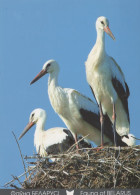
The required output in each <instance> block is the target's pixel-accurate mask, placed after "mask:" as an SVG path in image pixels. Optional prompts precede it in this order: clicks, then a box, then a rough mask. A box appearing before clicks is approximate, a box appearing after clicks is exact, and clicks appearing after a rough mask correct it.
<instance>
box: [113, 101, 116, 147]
mask: <svg viewBox="0 0 140 195" xmlns="http://www.w3.org/2000/svg"><path fill="white" fill-rule="evenodd" d="M112 119H113V131H114V144H115V146H117V137H116V111H115V103H113V115H112Z"/></svg>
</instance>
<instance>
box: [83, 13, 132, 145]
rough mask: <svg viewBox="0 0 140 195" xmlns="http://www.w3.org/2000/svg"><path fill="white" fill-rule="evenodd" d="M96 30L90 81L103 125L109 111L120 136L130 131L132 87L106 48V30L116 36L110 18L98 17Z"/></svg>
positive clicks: (88, 68) (88, 69) (89, 62)
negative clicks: (130, 95) (129, 103)
mask: <svg viewBox="0 0 140 195" xmlns="http://www.w3.org/2000/svg"><path fill="white" fill-rule="evenodd" d="M96 30H97V40H96V43H95V45H94V47H93V49H92V50H91V52H90V53H89V55H88V58H87V61H86V63H85V65H86V77H87V81H88V83H89V85H90V87H91V89H92V92H93V94H94V96H95V98H96V100H97V103H98V104H99V106H100V116H101V119H100V120H101V125H103V114H106V113H107V115H108V116H109V118H110V120H111V121H112V122H113V126H114V130H115V128H116V131H117V132H118V134H119V135H120V136H123V135H128V133H129V128H130V127H129V126H130V120H129V110H128V97H129V88H128V86H127V83H126V82H125V78H124V75H123V72H122V70H121V68H120V67H119V65H118V64H117V63H116V61H115V60H114V59H113V58H112V57H110V56H108V55H107V53H106V51H105V32H106V33H107V34H109V35H110V36H111V37H112V38H113V39H115V37H114V36H113V34H112V32H111V31H110V29H109V21H108V19H107V18H105V17H103V16H101V17H99V18H97V21H96ZM102 131H103V127H102ZM101 142H103V136H102V138H101Z"/></svg>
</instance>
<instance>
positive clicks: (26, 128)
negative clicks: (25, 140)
mask: <svg viewBox="0 0 140 195" xmlns="http://www.w3.org/2000/svg"><path fill="white" fill-rule="evenodd" d="M34 124H35V123H34V122H30V123H28V124H27V126H26V127H25V129H24V130H23V132H22V133H21V135H20V137H19V138H18V139H19V140H20V139H21V138H22V137H23V136H24V135H25V134H26V133H27V131H28V130H29V129H30V128H31V127H32V126H33V125H34Z"/></svg>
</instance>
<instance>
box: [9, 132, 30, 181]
mask: <svg viewBox="0 0 140 195" xmlns="http://www.w3.org/2000/svg"><path fill="white" fill-rule="evenodd" d="M12 133H13V136H14V138H15V140H16V142H17V145H18V149H19V152H20V156H21V159H22V163H23V167H24V171H25V177H26V179H27V174H26V167H25V163H24V160H23V156H22V153H21V149H20V146H19V143H18V140H17V138H16V136H15V134H14V132H13V131H12Z"/></svg>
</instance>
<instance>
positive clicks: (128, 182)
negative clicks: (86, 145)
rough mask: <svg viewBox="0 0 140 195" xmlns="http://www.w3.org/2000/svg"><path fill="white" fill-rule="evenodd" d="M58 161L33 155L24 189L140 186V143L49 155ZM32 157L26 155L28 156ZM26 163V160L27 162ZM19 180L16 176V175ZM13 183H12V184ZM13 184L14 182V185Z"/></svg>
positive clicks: (123, 187) (22, 184)
mask: <svg viewBox="0 0 140 195" xmlns="http://www.w3.org/2000/svg"><path fill="white" fill-rule="evenodd" d="M52 157H54V158H58V159H59V160H58V161H55V162H49V161H48V160H47V159H46V158H39V157H35V158H36V161H35V162H30V164H33V166H30V167H28V171H27V172H28V177H27V178H26V179H25V181H24V182H23V183H21V182H20V184H21V187H22V188H24V189H31V188H32V189H35V188H43V189H85V188H86V189H87V188H90V189H91V188H92V189H93V188H110V189H111V188H122V189H125V188H129V189H130V188H131V189H132V188H140V146H135V147H132V148H131V147H124V148H120V147H105V148H103V149H101V150H97V148H90V149H84V150H83V149H82V150H80V151H79V154H78V153H77V152H76V150H74V151H71V152H67V153H65V154H59V155H54V156H52ZM32 158H34V157H26V159H28V161H29V159H30V161H31V159H32ZM28 163H29V162H28ZM18 180H19V179H18ZM12 185H13V184H12ZM13 186H14V185H13Z"/></svg>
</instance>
